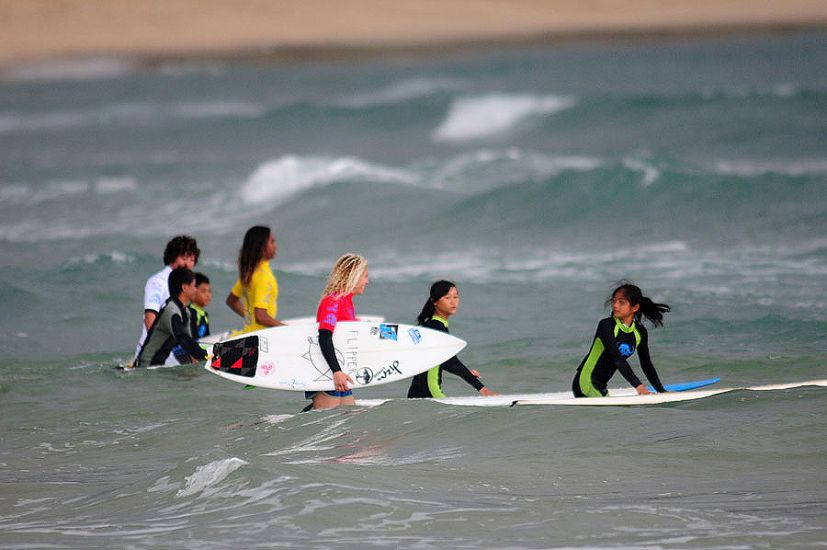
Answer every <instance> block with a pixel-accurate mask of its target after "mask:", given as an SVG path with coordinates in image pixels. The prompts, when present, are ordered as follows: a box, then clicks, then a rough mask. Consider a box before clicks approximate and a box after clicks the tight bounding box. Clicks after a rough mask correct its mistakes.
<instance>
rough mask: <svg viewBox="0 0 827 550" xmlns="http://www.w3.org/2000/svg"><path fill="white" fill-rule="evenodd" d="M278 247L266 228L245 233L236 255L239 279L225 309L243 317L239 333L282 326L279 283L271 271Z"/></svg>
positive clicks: (252, 229) (270, 232)
mask: <svg viewBox="0 0 827 550" xmlns="http://www.w3.org/2000/svg"><path fill="white" fill-rule="evenodd" d="M276 252H278V245H277V244H276V237H275V235H274V234H273V232H272V231H271V230H270V228H269V227H267V226H264V225H256V226H253V227H251V228H250V229H248V230H247V233H245V234H244V242H243V243H242V245H241V250H240V251H239V252H238V280H237V281H236V283H235V285H233V288H232V289H231V290H230V294H229V295H228V296H227V302H226V303H227V306H229V308H230V309H232V310H233V311H235V312H236V313H237V314H238V315H240V316H241V317H243V318H244V329H243V330H242V332H250V331H253V330H259V329H263V328H267V327H277V326H280V325H283V324H284V323H282V322H281V321H279V320H278V319H277V318H276V312H277V311H278V305H277V300H278V297H279V284H278V281H277V280H276V276H275V275H273V271H272V269H270V260H272V259H273V258H275V257H276Z"/></svg>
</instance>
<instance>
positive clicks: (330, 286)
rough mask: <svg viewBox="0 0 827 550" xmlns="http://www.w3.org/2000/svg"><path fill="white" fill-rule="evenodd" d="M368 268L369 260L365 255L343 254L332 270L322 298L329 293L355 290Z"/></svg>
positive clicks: (343, 292)
mask: <svg viewBox="0 0 827 550" xmlns="http://www.w3.org/2000/svg"><path fill="white" fill-rule="evenodd" d="M367 268H368V261H367V260H366V259H365V257H364V256H360V255H359V254H353V253H347V254H344V255H342V257H341V258H339V259H338V260H336V263H335V264H334V265H333V269H331V270H330V275H328V277H327V284H326V285H325V287H324V291H323V292H322V298H324V297H325V296H327V295H329V294H336V295H343V294H347V293H349V292H353V290H354V289H355V288H356V286H357V285H358V284H359V279H360V278H361V277H362V274H363V273H364V272H365V270H366V269H367Z"/></svg>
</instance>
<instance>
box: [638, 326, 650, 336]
mask: <svg viewBox="0 0 827 550" xmlns="http://www.w3.org/2000/svg"><path fill="white" fill-rule="evenodd" d="M635 328H636V329H637V331H638V332H639V333H640V335H641V336H642V337H644V338H645V337H646V336H648V335H649V331H648V330H646V327H645V326H643V323H635Z"/></svg>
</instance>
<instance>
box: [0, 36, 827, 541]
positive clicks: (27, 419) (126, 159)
mask: <svg viewBox="0 0 827 550" xmlns="http://www.w3.org/2000/svg"><path fill="white" fill-rule="evenodd" d="M118 67H119V70H118V71H117V72H113V73H112V74H102V73H101V71H93V72H92V73H90V74H84V73H78V74H76V75H74V76H73V77H71V78H69V77H66V75H65V74H64V73H61V74H62V76H60V77H59V78H58V77H57V75H53V74H49V73H48V72H41V73H35V72H31V71H30V72H20V73H19V74H15V73H9V74H7V75H6V78H5V80H0V311H2V315H0V547H3V548H10V549H23V548H198V549H202V548H228V547H231V548H264V547H267V548H273V547H276V548H279V547H285V548H353V547H374V548H417V549H429V548H559V549H564V548H565V549H570V548H576V549H592V548H636V549H637V548H646V549H690V548H692V549H695V548H715V549H732V548H820V547H823V546H824V544H825V543H827V520H825V518H827V498H825V495H827V473H826V472H827V418H826V417H825V413H824V411H825V410H827V391H825V390H824V389H823V388H816V387H801V388H795V389H791V390H782V391H774V392H749V391H738V392H733V393H728V394H724V395H720V396H716V397H711V398H708V399H704V400H699V401H693V402H687V403H681V404H672V405H663V406H652V407H639V408H638V407H628V408H619V407H618V408H615V407H607V408H602V407H601V408H592V407H515V408H464V407H451V406H447V405H440V404H435V403H429V402H421V401H412V402H406V401H404V400H397V401H392V402H389V403H387V404H385V405H382V406H380V407H376V408H364V409H360V408H355V409H350V410H340V411H327V412H316V413H310V414H297V413H298V411H299V410H300V409H301V408H302V407H303V406H304V404H305V401H304V400H303V396H302V395H301V394H300V393H292V392H274V391H268V390H261V389H257V390H253V391H244V390H243V389H242V387H241V386H239V385H236V384H233V383H230V382H227V381H224V380H221V379H219V378H218V377H214V376H210V375H209V374H208V373H206V372H205V371H204V370H203V369H201V368H199V367H197V366H190V367H180V368H176V369H166V370H162V371H161V370H158V371H140V372H122V371H118V370H116V369H115V367H116V366H118V365H120V364H123V363H125V362H127V361H129V360H130V359H131V356H132V353H133V351H134V349H135V344H136V341H137V338H138V336H139V334H140V323H141V315H142V292H143V285H144V282H145V281H146V279H147V277H148V276H150V275H151V274H153V273H155V272H156V271H158V270H160V269H161V268H162V267H163V266H162V260H161V255H162V252H163V248H164V245H165V243H166V241H167V240H168V239H169V238H170V237H171V236H173V235H176V234H180V233H189V234H191V235H193V236H195V237H196V238H197V239H198V242H199V245H200V247H201V250H202V256H201V261H200V263H199V265H198V269H199V270H201V271H203V272H205V273H206V274H207V275H209V277H210V278H211V280H212V286H213V293H214V302H213V303H212V304H211V305H210V307H209V308H208V310H209V311H210V318H211V321H212V325H213V329H214V330H222V329H226V328H231V327H234V326H237V325H238V319H237V318H235V317H234V316H233V314H232V313H231V312H230V310H229V309H228V308H227V307H226V306H225V305H224V303H223V302H224V298H225V297H226V295H227V293H228V291H229V289H230V287H231V285H232V283H233V282H234V280H235V278H236V268H235V258H236V254H237V251H238V247H239V245H240V243H241V238H242V236H243V234H244V232H245V230H246V229H247V228H248V227H250V226H252V225H255V224H260V223H263V224H267V225H270V226H271V227H272V228H273V229H274V230H275V232H276V235H277V238H278V241H279V253H278V256H277V258H276V259H275V260H274V262H273V268H274V270H275V272H276V275H277V277H278V279H279V284H280V297H279V315H280V316H281V317H299V316H307V315H313V314H314V313H315V308H316V304H317V301H318V298H319V294H320V292H321V290H322V287H323V286H324V281H325V277H326V275H327V272H328V270H329V269H330V267H331V265H332V263H333V261H334V260H335V259H336V258H337V257H338V256H339V255H340V254H342V253H344V252H348V251H355V252H359V253H362V254H364V255H365V256H367V257H368V259H369V262H370V275H371V283H370V285H369V286H368V288H367V290H366V291H365V294H364V295H363V296H361V297H359V298H357V300H356V309H357V312H361V313H365V314H378V315H384V316H385V317H386V318H388V319H389V320H395V321H400V322H408V323H410V322H412V321H413V320H414V318H415V316H416V314H417V313H418V312H419V309H420V308H421V306H422V303H423V302H424V301H425V298H426V297H427V292H428V287H429V286H430V283H431V282H432V281H434V280H436V279H439V278H448V279H450V280H453V281H455V282H456V283H457V285H458V288H459V292H460V295H461V298H462V303H461V306H460V310H459V312H458V314H457V315H456V317H454V318H452V319H451V331H452V333H453V334H455V335H457V336H459V337H461V338H463V339H465V340H466V341H467V342H468V346H467V348H466V349H465V350H464V351H463V352H462V353H461V355H460V357H461V358H462V360H463V361H464V362H465V363H466V364H467V365H469V366H470V367H473V368H476V369H477V370H479V371H480V372H481V373H482V378H483V380H484V381H485V382H486V383H487V384H488V385H489V387H491V388H492V389H494V390H496V391H499V392H503V393H525V392H554V391H565V390H567V389H568V388H569V387H570V384H571V379H572V376H573V374H574V371H575V369H576V367H577V365H578V363H579V362H580V360H581V359H582V357H583V356H584V355H585V353H586V352H587V351H588V348H589V345H590V343H591V338H592V336H593V334H594V330H595V327H596V325H597V322H598V321H599V320H600V319H601V318H603V317H605V316H607V315H608V310H607V309H606V308H605V307H604V301H605V299H606V297H607V296H608V294H609V293H610V291H611V289H612V287H613V284H614V283H615V282H616V281H618V280H620V279H631V280H633V281H635V282H636V283H637V284H639V285H640V286H641V287H642V288H643V290H644V292H645V293H646V294H648V295H650V296H651V297H652V298H653V299H655V301H658V302H665V303H667V304H669V305H671V306H672V312H671V313H670V314H668V315H667V317H666V320H665V325H664V327H662V328H656V329H651V328H650V338H651V350H652V354H653V360H654V362H655V365H656V367H657V369H658V372H659V373H660V376H661V378H662V379H663V380H664V381H665V382H680V381H686V380H694V379H702V378H709V377H713V376H719V377H721V379H722V381H721V382H720V383H719V384H720V385H722V386H723V385H725V386H750V385H756V384H771V383H782V382H795V381H805V380H813V379H825V378H827V368H826V367H827V362H825V355H827V345H825V341H826V340H825V337H827V193H826V192H825V191H827V72H825V71H824V67H827V34H825V33H803V34H778V35H751V36H746V37H743V36H741V37H739V36H731V37H718V38H712V37H708V38H702V39H701V38H698V39H677V38H675V39H668V40H667V39H664V40H661V41H645V42H634V41H629V42H623V41H620V42H612V43H611V44H608V43H600V42H593V43H578V44H568V45H547V46H536V47H531V48H511V49H499V50H487V51H478V52H464V53H455V54H451V55H448V54H446V55H443V56H440V57H431V58H416V59H405V60H399V59H394V60H381V59H366V60H361V61H349V62H346V63H321V62H314V63H306V64H294V65H264V64H260V63H256V64H245V63H243V62H239V63H237V64H226V63H220V62H197V63H195V62H180V63H166V64H163V65H160V66H152V67H145V66H135V67H134V68H132V69H131V70H128V71H123V65H118ZM632 363H633V367H634V368H635V369H637V370H638V372H639V368H638V366H637V363H636V361H633V362H632ZM446 378H448V379H447V380H446V384H445V390H446V393H448V394H450V395H470V394H471V393H472V392H473V389H472V388H470V387H468V386H466V385H465V384H464V383H463V382H462V381H461V380H459V379H456V378H450V377H449V376H447V375H446ZM623 384H625V382H624V381H623V379H622V378H621V377H620V376H616V378H615V379H614V380H613V381H612V385H613V386H614V387H622V385H623ZM406 391H407V387H406V386H405V385H404V384H401V385H400V384H395V385H394V384H392V385H387V386H381V387H378V388H375V389H372V390H365V391H364V392H362V393H361V394H360V395H359V397H365V398H378V397H403V396H404V395H405V393H406Z"/></svg>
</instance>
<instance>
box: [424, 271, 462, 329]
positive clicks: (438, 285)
mask: <svg viewBox="0 0 827 550" xmlns="http://www.w3.org/2000/svg"><path fill="white" fill-rule="evenodd" d="M456 286H457V285H455V284H454V283H452V282H451V281H445V280H442V281H437V282H435V283H434V284H432V285H431V293H430V295H429V296H428V300H427V301H426V302H425V305H424V306H422V311H420V312H419V315H417V316H416V324H417V325H424V324H425V323H427V322H428V319H430V318H431V317H433V316H434V312H435V311H436V308H435V307H434V304H436V303H437V302H438V301H439V300H440V299H441V298H443V297H444V296H445V295H446V294H448V293H449V292H451V289H452V288H456Z"/></svg>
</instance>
